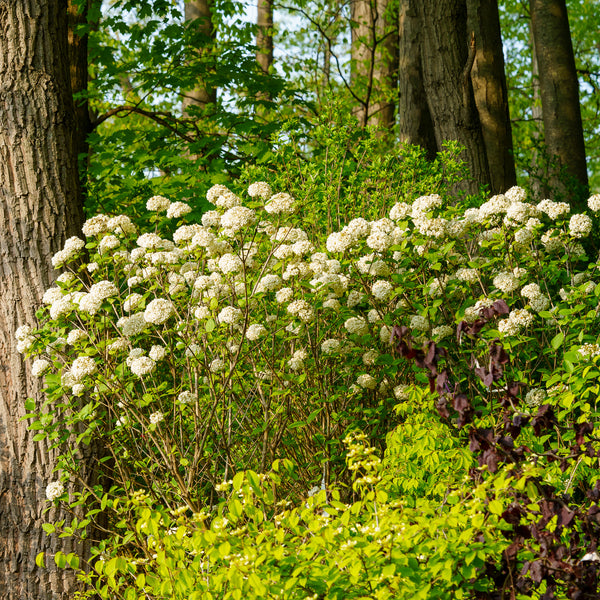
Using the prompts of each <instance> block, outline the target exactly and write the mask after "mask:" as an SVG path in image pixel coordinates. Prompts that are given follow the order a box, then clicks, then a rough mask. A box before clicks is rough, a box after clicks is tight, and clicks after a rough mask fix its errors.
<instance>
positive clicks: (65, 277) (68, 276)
mask: <svg viewBox="0 0 600 600" xmlns="http://www.w3.org/2000/svg"><path fill="white" fill-rule="evenodd" d="M75 279H76V277H75V275H73V273H70V272H69V271H65V272H64V273H61V274H60V275H59V276H58V277H57V278H56V281H58V282H59V283H64V284H65V285H68V284H70V283H73V282H74V281H75Z"/></svg>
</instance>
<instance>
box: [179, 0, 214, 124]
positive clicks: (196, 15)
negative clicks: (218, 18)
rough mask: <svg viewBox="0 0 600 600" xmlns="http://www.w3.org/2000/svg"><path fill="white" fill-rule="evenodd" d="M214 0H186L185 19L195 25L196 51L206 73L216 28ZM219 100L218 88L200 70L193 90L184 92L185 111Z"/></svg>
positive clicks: (200, 64) (202, 107)
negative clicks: (214, 22) (213, 12)
mask: <svg viewBox="0 0 600 600" xmlns="http://www.w3.org/2000/svg"><path fill="white" fill-rule="evenodd" d="M211 9H212V0H186V2H185V20H186V22H189V23H190V24H191V26H192V27H194V28H195V29H196V30H195V32H194V33H195V35H194V38H195V40H196V41H197V44H198V47H197V48H196V53H197V56H198V58H199V59H200V61H199V66H200V67H201V69H200V71H203V72H204V73H206V71H208V70H209V65H207V63H206V55H207V54H210V52H211V46H212V42H213V41H214V36H215V32H214V28H213V25H212V19H211ZM216 101H217V90H216V89H215V88H214V87H213V86H212V85H210V83H209V82H207V81H206V78H205V77H204V76H203V75H202V72H200V73H199V74H198V76H197V78H196V81H195V85H194V87H193V88H192V89H191V90H188V91H186V92H185V93H184V96H183V112H184V113H185V112H187V111H188V108H189V107H190V106H196V107H198V108H200V109H202V110H204V109H206V107H207V106H208V105H209V104H214V103H215V102H216Z"/></svg>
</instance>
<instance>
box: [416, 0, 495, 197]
mask: <svg viewBox="0 0 600 600" xmlns="http://www.w3.org/2000/svg"><path fill="white" fill-rule="evenodd" d="M417 6H418V10H419V17H420V19H421V24H422V35H421V54H422V65H423V84H424V88H425V92H426V94H427V98H428V102H429V108H430V110H431V116H432V119H433V125H434V128H435V137H436V141H437V145H438V146H440V145H441V144H442V142H443V141H445V140H457V141H458V142H460V143H461V144H462V145H463V146H464V147H465V150H464V152H463V154H462V158H463V159H464V160H465V162H466V164H467V166H468V167H469V171H470V173H471V176H472V177H473V180H472V181H465V182H464V183H463V184H461V186H460V188H461V189H464V190H465V191H466V192H468V193H476V192H477V191H478V187H479V185H480V184H485V185H489V184H490V176H489V170H488V165H487V158H486V152H485V143H484V140H483V135H482V133H481V125H480V123H479V117H478V115H477V109H476V106H475V100H474V97H473V88H472V84H471V77H470V72H471V67H472V65H473V60H474V58H475V46H474V44H473V43H472V44H471V47H470V48H469V44H468V42H469V37H468V35H467V7H466V3H465V0H444V2H439V1H438V0H422V1H421V2H417Z"/></svg>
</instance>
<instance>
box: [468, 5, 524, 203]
mask: <svg viewBox="0 0 600 600" xmlns="http://www.w3.org/2000/svg"><path fill="white" fill-rule="evenodd" d="M467 7H468V15H469V31H472V32H474V34H475V61H474V63H473V69H472V70H471V82H472V84H473V93H474V96H475V105H476V106H477V112H478V114H479V122H480V123H481V131H482V134H483V140H484V142H485V151H486V156H487V162H488V169H489V174H490V190H491V192H492V193H493V194H498V193H501V192H505V191H506V190H507V189H509V188H510V187H512V186H513V185H516V184H517V174H516V171H515V160H514V156H513V145H512V131H511V125H510V117H509V113H508V92H507V87H506V74H505V71H504V53H503V51H502V35H501V33H500V17H499V14H498V2H497V0H467Z"/></svg>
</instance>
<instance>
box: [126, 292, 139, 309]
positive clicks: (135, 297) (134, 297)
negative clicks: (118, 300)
mask: <svg viewBox="0 0 600 600" xmlns="http://www.w3.org/2000/svg"><path fill="white" fill-rule="evenodd" d="M142 299H143V296H142V295H141V294H137V293H134V294H129V296H127V298H125V302H123V310H124V311H126V312H131V311H132V310H133V309H135V307H136V306H137V305H138V304H139V303H140V302H141V301H142Z"/></svg>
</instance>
